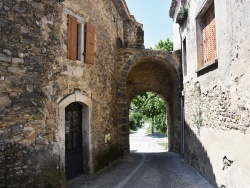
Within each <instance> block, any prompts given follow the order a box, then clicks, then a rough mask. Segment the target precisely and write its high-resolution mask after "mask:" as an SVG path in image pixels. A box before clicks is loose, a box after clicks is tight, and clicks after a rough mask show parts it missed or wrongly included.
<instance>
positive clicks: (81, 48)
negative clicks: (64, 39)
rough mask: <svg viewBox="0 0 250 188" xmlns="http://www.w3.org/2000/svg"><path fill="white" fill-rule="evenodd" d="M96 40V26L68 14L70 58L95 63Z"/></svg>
mask: <svg viewBox="0 0 250 188" xmlns="http://www.w3.org/2000/svg"><path fill="white" fill-rule="evenodd" d="M84 26H85V27H84ZM84 28H85V29H84ZM84 34H85V35H84ZM84 42H85V43H84ZM94 42H95V27H94V26H93V25H92V24H91V23H86V24H84V22H81V21H79V20H78V19H77V18H76V17H74V16H72V15H70V14H68V55H67V56H68V59H71V60H79V61H83V60H84V61H85V62H86V63H90V64H93V63H94Z"/></svg>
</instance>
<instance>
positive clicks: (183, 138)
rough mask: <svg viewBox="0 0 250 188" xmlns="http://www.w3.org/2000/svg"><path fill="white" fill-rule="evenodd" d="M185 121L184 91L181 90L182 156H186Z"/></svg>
mask: <svg viewBox="0 0 250 188" xmlns="http://www.w3.org/2000/svg"><path fill="white" fill-rule="evenodd" d="M184 123H185V116H184V91H182V92H181V142H182V144H181V157H182V158H184V152H185V147H184V146H185V145H184V144H185V143H184V140H185V130H184V129H185V127H184Z"/></svg>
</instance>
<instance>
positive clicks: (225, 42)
mask: <svg viewBox="0 0 250 188" xmlns="http://www.w3.org/2000/svg"><path fill="white" fill-rule="evenodd" d="M211 2H212V1H211V0H208V1H205V0H199V1H189V2H188V4H186V6H187V7H188V17H187V19H186V21H185V22H184V23H183V24H182V26H181V29H180V31H181V38H180V34H179V29H178V28H177V26H178V24H176V23H175V19H176V15H177V13H178V11H179V10H180V6H181V2H180V1H179V2H178V3H177V4H175V6H172V8H171V9H172V10H171V11H170V13H171V17H173V21H174V33H175V35H174V36H175V37H176V39H175V40H174V41H175V43H174V46H175V49H179V48H180V47H181V42H180V41H181V40H184V39H185V40H186V49H187V51H186V57H187V60H186V61H187V75H186V76H185V77H184V93H185V96H184V98H185V104H184V107H185V157H186V158H187V159H188V161H189V162H190V163H191V164H192V165H193V166H194V167H195V168H196V169H197V170H199V172H200V173H201V174H202V175H203V176H204V177H205V178H207V179H208V180H209V181H210V182H211V183H212V184H213V185H214V186H216V187H249V185H250V181H249V180H250V173H249V172H250V166H249V162H248V159H249V157H250V153H249V149H250V148H249V146H247V145H248V144H247V143H249V141H250V139H249V134H250V128H249V126H250V121H249V119H250V113H249V111H250V103H249V101H250V100H249V99H250V95H249V88H250V84H249V81H248V80H249V73H250V68H249V62H248V61H249V58H250V55H249V54H250V53H249V51H250V48H249V40H250V37H249V34H248V32H247V31H248V30H249V29H250V22H249V20H247V18H246V15H247V14H249V11H248V10H249V8H250V7H249V3H247V2H246V1H244V2H243V1H231V0H229V1H214V6H215V20H216V40H217V58H218V64H217V65H216V64H214V65H212V66H210V67H203V69H201V70H200V71H199V70H198V59H197V57H198V55H199V54H197V53H199V52H198V49H199V48H200V45H198V44H197V42H196V41H197V36H196V35H199V33H198V31H197V22H196V17H197V15H198V14H199V11H201V10H202V9H203V8H204V7H205V6H206V3H211ZM203 5H205V6H204V7H203ZM173 10H174V11H173ZM178 27H179V26H178ZM229 161H231V164H230V165H227V164H228V162H229Z"/></svg>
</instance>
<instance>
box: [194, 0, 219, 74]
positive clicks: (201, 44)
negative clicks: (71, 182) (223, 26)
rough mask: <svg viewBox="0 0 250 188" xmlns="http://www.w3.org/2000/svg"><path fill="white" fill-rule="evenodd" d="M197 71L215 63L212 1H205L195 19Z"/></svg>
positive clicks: (214, 28) (214, 29)
mask: <svg viewBox="0 0 250 188" xmlns="http://www.w3.org/2000/svg"><path fill="white" fill-rule="evenodd" d="M196 36H197V58H198V71H199V70H200V69H202V68H204V67H208V66H210V65H213V64H215V63H217V52H216V24H215V9H214V2H213V0H207V1H206V3H205V5H204V6H203V7H202V8H201V11H200V12H199V14H198V15H197V18H196Z"/></svg>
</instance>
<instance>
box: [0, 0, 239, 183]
mask: <svg viewBox="0 0 250 188" xmlns="http://www.w3.org/2000/svg"><path fill="white" fill-rule="evenodd" d="M239 81H240V78H239ZM181 86H182V84H181V63H180V58H179V54H178V53H174V54H172V53H167V52H161V51H154V50H146V49H144V45H143V30H142V25H141V24H140V23H137V22H136V20H135V19H134V17H133V16H131V15H130V13H129V10H128V9H127V6H126V3H125V1H124V0H84V1H80V0H11V1H10V0H0V122H1V123H0V187H65V185H66V182H67V180H69V179H73V178H74V177H76V176H78V175H79V174H82V173H84V174H93V173H95V172H97V171H98V170H100V169H101V168H103V167H104V166H106V165H108V164H109V163H110V162H112V161H114V160H115V159H117V158H118V157H119V156H120V155H127V153H128V151H129V142H128V141H129V134H128V133H129V132H128V129H129V127H128V109H129V105H130V101H131V100H132V99H133V97H135V95H137V94H140V93H142V92H145V91H153V92H156V93H158V94H160V95H161V96H162V97H163V98H164V100H165V101H166V104H167V106H168V122H169V125H168V126H169V146H170V150H171V151H175V152H180V120H181V119H180V98H179V88H180V87H181Z"/></svg>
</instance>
